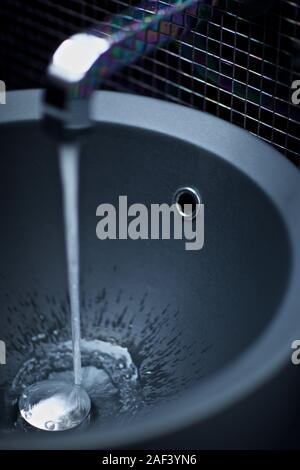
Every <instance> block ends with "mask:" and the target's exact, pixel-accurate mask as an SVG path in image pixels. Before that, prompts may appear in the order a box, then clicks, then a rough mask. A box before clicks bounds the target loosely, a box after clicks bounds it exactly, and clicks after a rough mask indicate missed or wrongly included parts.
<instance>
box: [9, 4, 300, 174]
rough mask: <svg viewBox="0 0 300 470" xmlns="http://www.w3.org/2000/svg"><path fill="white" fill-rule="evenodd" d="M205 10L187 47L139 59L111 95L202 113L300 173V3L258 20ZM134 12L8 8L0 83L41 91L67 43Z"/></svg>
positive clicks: (229, 9) (227, 9)
mask: <svg viewBox="0 0 300 470" xmlns="http://www.w3.org/2000/svg"><path fill="white" fill-rule="evenodd" d="M158 1H160V3H161V4H167V3H168V0H158ZM206 3H207V5H205V6H204V7H203V8H202V9H201V16H202V17H204V19H203V21H201V22H199V21H198V20H197V18H194V17H192V16H191V17H190V24H191V31H190V32H189V33H188V34H187V35H186V36H185V38H184V40H183V41H175V42H173V43H172V44H170V45H168V46H164V47H162V48H160V49H159V50H157V51H155V52H154V53H152V54H151V55H150V56H148V57H142V58H141V60H140V61H139V62H138V63H137V64H134V65H132V66H130V67H128V68H127V69H126V70H123V71H122V73H119V74H117V75H116V76H114V77H113V78H112V79H110V80H109V81H107V82H106V84H105V86H106V88H109V89H117V90H121V91H127V92H128V91H132V92H134V93H140V94H146V95H148V96H149V95H150V96H154V97H158V98H162V99H168V100H172V101H175V102H178V103H181V104H185V105H187V106H191V107H195V108H197V109H201V110H205V111H207V112H209V113H212V114H214V115H217V116H219V117H221V118H223V119H225V120H227V121H231V122H233V123H235V124H237V125H239V126H242V127H244V128H246V129H248V130H249V131H250V132H252V133H254V134H255V135H258V136H259V137H261V138H263V139H265V140H266V141H268V142H270V143H271V144H272V145H274V146H275V147H276V148H277V149H278V150H279V151H281V152H282V153H283V154H284V155H286V157H287V158H289V159H290V160H291V161H292V162H294V163H295V164H296V165H297V166H298V167H300V124H299V123H300V106H295V105H292V103H291V83H292V81H293V80H295V79H300V67H299V65H298V66H297V64H296V57H297V56H298V58H299V57H300V0H276V1H275V2H274V5H273V7H272V8H271V10H270V11H269V12H268V14H266V15H263V16H260V17H257V18H255V19H253V18H252V19H249V17H247V16H246V15H244V14H243V13H241V9H240V7H241V0H231V1H230V0H220V1H218V2H217V3H218V6H214V7H212V6H210V5H211V4H215V3H216V1H214V2H213V1H207V2H206ZM261 3H264V1H262V2H261ZM129 4H132V5H138V4H139V2H138V1H130V0H123V1H122V0H66V1H64V2H57V1H52V0H1V2H0V17H1V23H2V26H1V31H0V78H1V79H2V80H5V81H6V84H7V87H8V89H16V88H31V87H37V86H41V85H42V84H43V76H44V70H45V67H46V64H47V63H48V61H49V58H50V56H51V54H52V53H53V51H54V50H55V48H56V47H57V46H58V44H59V43H60V42H61V41H62V40H63V39H64V38H65V37H66V36H68V35H70V34H72V33H74V32H77V31H78V30H80V29H82V28H84V27H87V26H90V25H95V24H97V22H99V21H101V20H102V19H103V18H105V17H106V16H107V15H108V14H110V13H116V12H121V11H123V10H124V9H125V8H126V7H128V5H129ZM193 25H194V26H193ZM297 67H299V68H298V69H297Z"/></svg>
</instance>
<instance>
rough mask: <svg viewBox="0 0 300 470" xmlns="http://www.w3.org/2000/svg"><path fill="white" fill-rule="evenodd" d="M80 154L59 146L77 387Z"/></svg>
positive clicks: (75, 149)
mask: <svg viewBox="0 0 300 470" xmlns="http://www.w3.org/2000/svg"><path fill="white" fill-rule="evenodd" d="M79 153H80V147H79V145H78V144H77V142H71V143H63V144H61V145H60V146H59V166H60V175H61V181H62V196H63V214H64V232H65V240H66V254H67V270H68V285H69V296H70V307H71V327H72V340H73V341H72V343H73V370H74V382H75V385H81V380H82V373H81V352H80V340H81V328H80V289H79V266H80V263H79V208H78V200H79Z"/></svg>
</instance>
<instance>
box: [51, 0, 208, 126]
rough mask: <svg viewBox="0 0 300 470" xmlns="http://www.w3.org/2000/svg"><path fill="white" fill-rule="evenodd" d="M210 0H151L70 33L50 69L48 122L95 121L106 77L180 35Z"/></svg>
mask: <svg viewBox="0 0 300 470" xmlns="http://www.w3.org/2000/svg"><path fill="white" fill-rule="evenodd" d="M207 3H208V2H207V0H172V1H170V0H169V1H168V6H167V7H166V6H165V2H160V1H159V0H145V1H144V2H143V3H142V4H141V5H140V6H139V7H130V9H129V11H128V10H127V11H125V12H123V13H122V14H120V15H115V16H113V17H112V18H109V19H108V20H107V21H104V22H103V23H101V25H100V26H99V28H98V29H90V30H88V31H85V32H81V33H78V34H75V35H73V36H71V37H70V38H69V39H66V40H65V41H64V42H63V43H62V44H61V45H60V46H59V47H58V49H57V50H56V51H55V53H54V55H53V57H52V61H51V63H50V65H49V67H48V70H47V86H46V92H45V97H44V115H45V118H46V122H47V123H48V124H49V125H52V126H53V125H54V127H55V128H58V129H59V130H60V131H61V130H63V131H64V130H67V131H72V130H75V131H79V130H84V129H87V128H89V127H91V124H92V122H91V115H90V98H91V96H92V94H93V91H94V90H95V89H97V88H98V86H99V84H101V81H102V80H103V79H104V78H105V77H108V76H110V75H112V74H113V73H114V72H116V70H118V69H119V68H122V67H124V66H126V65H129V64H131V63H133V62H135V61H136V60H137V59H138V58H139V57H141V56H142V55H143V54H147V53H149V52H150V51H151V50H153V49H155V48H156V47H158V46H161V45H162V44H164V43H166V42H168V41H170V40H172V39H174V38H180V37H181V36H182V35H183V34H184V33H185V32H186V31H187V30H188V29H189V28H190V25H189V21H190V18H191V16H194V17H195V18H197V17H199V16H200V15H199V14H198V13H199V12H198V10H197V9H198V8H199V7H200V6H202V7H203V6H204V7H205V4H207ZM209 3H210V5H211V3H212V2H211V1H210V2H209ZM187 13H189V14H187ZM128 18H130V19H128ZM132 18H134V19H132Z"/></svg>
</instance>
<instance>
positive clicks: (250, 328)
mask: <svg viewBox="0 0 300 470" xmlns="http://www.w3.org/2000/svg"><path fill="white" fill-rule="evenodd" d="M40 101H41V92H40V91H26V92H23V91H22V92H12V93H8V95H7V105H5V106H1V107H0V142H1V155H0V218H1V232H0V260H1V263H0V339H1V340H2V341H5V344H6V348H7V358H6V365H1V366H0V389H1V392H0V404H1V408H2V410H4V413H2V414H1V418H0V446H2V447H4V448H9V447H17V448H22V447H25V448H29V447H33V448H38V447H47V448H51V447H53V448H57V447H64V448H66V447H70V448H73V447H74V448H88V447H94V448H106V447H107V448H114V447H128V446H134V447H135V448H136V447H137V446H139V445H140V446H143V445H144V446H145V445H151V444H150V443H151V442H155V443H156V445H157V442H160V445H161V446H162V448H163V445H164V444H163V443H165V445H168V443H169V445H170V447H173V448H176V447H175V445H176V442H179V443H181V444H182V443H183V442H184V445H185V447H186V448H191V446H194V448H195V446H196V445H197V442H198V448H201V446H206V447H218V446H219V447H222V446H225V447H226V446H234V445H236V446H241V447H250V446H254V447H260V445H264V441H263V440H262V439H259V438H258V434H257V429H264V425H265V426H266V428H265V431H264V432H265V436H267V437H268V436H269V438H270V439H269V440H270V442H271V445H276V442H277V441H276V439H278V440H279V441H280V435H281V434H280V433H282V432H283V430H284V424H283V423H284V420H283V418H282V416H283V415H284V416H287V415H288V414H287V412H286V408H285V407H284V406H283V403H281V405H282V407H278V403H280V402H281V401H280V400H282V398H283V397H284V393H285V392H287V390H292V389H293V385H292V386H291V383H292V382H289V381H290V380H291V381H294V380H296V375H297V374H296V373H295V369H296V368H295V367H291V366H290V362H291V361H290V356H291V343H292V341H294V340H295V339H299V338H300V317H299V281H300V243H299V240H300V217H299V214H300V175H299V172H298V170H297V169H296V168H294V167H293V166H292V165H291V164H290V163H289V162H288V161H287V160H285V159H284V157H282V156H281V155H280V154H279V153H278V152H276V151H275V150H274V149H273V148H271V147H270V146H269V145H267V144H265V143H263V142H262V141H260V140H258V139H257V138H255V137H253V136H251V135H250V134H248V133H247V132H245V131H243V130H241V129H239V128H237V127H235V126H233V125H231V124H229V123H226V122H224V121H222V120H219V119H217V118H215V117H212V116H210V115H208V114H205V113H201V112H197V111H194V110H191V109H187V108H183V107H180V106H178V105H174V104H170V103H165V102H161V101H158V100H154V99H149V98H144V97H137V96H131V95H125V94H117V93H111V92H99V93H96V94H95V98H94V101H93V113H94V119H95V128H94V129H93V131H92V132H91V133H90V134H88V135H86V136H85V142H84V144H83V149H82V158H81V169H80V172H81V197H80V218H81V219H80V220H81V223H80V232H81V233H80V236H81V284H82V285H81V296H82V328H83V337H84V340H85V341H86V345H85V347H86V349H87V350H86V357H87V358H86V359H84V360H85V361H86V364H85V365H86V367H87V369H86V370H87V374H90V373H92V372H91V371H92V370H94V368H93V367H91V364H90V363H89V359H88V350H89V348H90V347H92V345H96V346H95V347H98V346H99V347H100V348H101V347H103V348H104V349H105V348H106V347H108V346H107V345H109V348H111V349H110V350H109V351H111V350H112V349H113V350H114V353H113V354H115V355H116V357H117V356H118V355H120V356H118V357H121V358H123V359H122V360H123V361H125V364H124V363H122V365H121V366H120V368H122V367H125V368H128V371H130V374H131V378H132V377H134V380H135V384H134V387H135V388H134V390H135V392H134V395H132V391H130V393H131V395H130V394H129V395H128V396H129V398H130V397H131V398H130V400H129V401H133V402H134V403H136V401H137V402H138V403H137V405H136V406H134V407H133V409H132V408H130V410H131V411H130V413H127V412H126V413H124V408H123V405H124V403H123V404H122V403H121V398H122V393H121V392H120V389H119V388H118V386H117V385H118V384H116V383H115V381H114V379H113V378H112V382H113V384H110V388H109V386H108V385H107V384H108V382H107V383H106V382H105V381H107V380H108V379H107V374H108V375H109V371H107V370H106V373H107V374H106V375H105V378H103V377H104V375H101V374H102V372H103V371H102V372H101V364H100V365H99V364H98V366H97V367H98V368H99V370H100V372H99V371H98V372H99V374H98V376H97V377H98V379H97V380H98V382H97V383H98V385H97V387H98V388H97V393H98V392H99V390H100V389H101V390H100V391H101V393H103V396H102V398H101V396H100V408H99V409H97V410H94V411H95V416H96V417H95V416H94V417H93V416H92V417H91V421H90V423H86V424H85V426H83V427H82V428H80V429H77V430H76V431H74V432H69V433H66V434H63V435H60V433H58V434H59V435H57V433H49V432H32V431H30V430H28V429H25V428H24V426H23V425H22V423H20V419H19V418H18V416H17V412H16V396H17V395H16V394H17V393H18V390H20V387H21V386H22V383H23V382H24V383H25V382H26V381H28V380H29V381H30V378H29V375H30V374H29V372H30V371H31V370H32V368H31V366H30V364H34V361H35V360H36V358H37V357H38V358H39V361H41V362H40V363H39V364H42V363H43V361H46V360H48V359H49V357H51V358H52V359H53V361H54V362H53V364H54V363H55V367H56V369H57V373H66V374H67V369H68V366H67V365H66V366H65V365H62V363H60V360H61V356H59V355H58V356H55V352H57V351H58V350H59V348H60V347H62V346H61V344H62V343H63V344H64V346H63V347H62V348H65V350H64V351H63V349H62V351H61V353H62V354H65V355H66V356H68V352H66V350H67V349H68V339H69V338H70V325H69V316H68V300H67V282H66V265H65V252H64V238H63V225H62V209H61V205H62V204H61V189H60V181H59V173H58V164H57V157H56V155H57V149H56V144H55V142H54V141H53V140H52V139H51V138H50V137H49V136H48V135H46V134H45V132H44V131H43V129H42V126H41V124H40V117H41V115H40ZM179 188H195V189H196V190H197V191H198V192H199V194H200V195H201V201H202V202H203V203H204V206H205V228H204V231H205V242H204V246H203V248H202V249H201V250H197V251H187V250H185V247H184V245H185V243H184V241H183V240H102V241H100V240H99V239H98V238H97V236H96V225H97V220H98V219H97V216H96V209H97V207H98V206H99V204H101V203H110V204H115V205H116V206H117V205H118V198H119V196H120V195H127V197H128V204H133V203H144V204H146V205H149V204H151V203H160V204H162V203H168V204H171V203H172V200H173V198H174V194H176V192H177V191H178V189H179ZM95 341H96V343H95ZM97 341H98V343H97ZM93 347H94V346H93ZM51 348H52V349H51ZM53 348H54V349H53ZM103 351H104V350H103ZM103 351H102V353H103V355H102V359H103V358H104V357H107V356H105V354H107V355H108V356H109V354H111V352H109V351H108V350H106V349H105V351H106V353H105V351H104V352H103ZM107 351H108V352H107ZM68 357H69V359H70V356H68ZM129 358H130V361H132V363H131V362H130V364H129V363H127V362H126V361H127V360H128V361H129ZM30 361H31V362H30ZM32 361H33V362H32ZM103 361H104V359H103ZM67 362H68V361H67ZM24 364H25V368H24ZM32 367H34V365H33V366H32ZM108 369H109V368H108ZM286 369H288V370H289V371H288V378H286V376H285V379H284V380H279V379H278V380H277V382H278V383H277V382H276V378H277V377H280V374H282V373H284V374H285V373H286V372H284V371H285V370H286ZM291 369H292V370H291ZM50 372H51V371H50V369H49V368H46V369H45V371H44V372H43V374H44V376H43V377H42V378H47V377H48V376H49V374H50ZM98 372H97V373H98ZM128 373H129V372H128ZM22 374H23V375H22ZM28 374H29V375H28ZM103 374H104V372H103ZM111 374H112V377H114V376H113V373H112V372H111ZM298 376H299V374H298ZM89 377H90V376H89ZM101 377H102V378H101ZM124 377H125V376H124ZM124 377H123V378H124ZM110 378H111V377H110ZM125 378H127V379H128V377H127V376H126V377H125ZM102 379H103V381H104V382H103V383H104V385H105V384H106V385H105V386H104V385H103V383H102V382H101V380H102ZM122 380H123V379H122ZM124 380H125V379H124ZM130 380H131V379H130ZM272 380H275V382H276V383H277V385H276V386H274V387H273V386H271V384H272V383H273V382H272ZM124 383H125V382H124ZM295 383H296V382H295ZM18 387H19V388H18ZM101 387H102V388H101ZM124 387H125V385H124ZM268 387H269V388H268ZM282 387H286V388H285V392H284V391H283V390H282ZM263 390H266V391H267V390H268V391H267V392H266V393H267V398H266V396H265V395H263V393H264V392H263ZM99 393H100V392H99ZM259 394H261V395H259ZM126 396H127V395H126ZM259 396H261V397H262V398H261V399H260V398H257V397H259ZM120 397H121V398H120ZM280 397H281V398H280ZM291 397H292V395H290V398H291ZM101 399H102V400H103V409H102V406H101ZM110 400H111V405H110ZM257 400H258V401H257ZM259 400H261V402H259ZM259 403H260V404H259ZM239 404H241V405H239ZM285 404H286V405H288V406H289V411H288V413H291V412H292V411H291V410H292V409H293V402H292V399H290V400H289V399H288V400H287V401H286V402H285ZM238 406H240V407H241V408H237V407H238ZM295 406H296V403H295ZM243 407H244V408H243ZM231 410H240V411H232V413H235V416H238V418H236V419H237V420H238V422H239V426H240V428H239V427H238V425H237V424H236V426H237V427H236V432H235V433H234V432H233V430H232V428H231V424H232V423H233V422H234V421H233V420H234V419H235V418H230V416H231V415H230V413H231ZM242 410H243V411H244V412H245V414H243V411H242ZM245 410H246V411H245ZM264 413H265V414H266V416H264ZM232 416H233V415H232ZM253 416H255V419H253ZM270 417H271V418H270ZM268 418H269V421H268ZM270 419H272V422H270ZM247 420H248V422H247ZM276 420H278V423H280V422H281V423H282V424H281V428H280V432H279V428H278V432H279V434H277V435H276V436H274V429H276ZM236 423H237V421H236ZM188 431H190V434H188ZM197 433H198V434H197ZM243 433H244V434H243ZM268 433H269V434H268ZM187 435H189V436H190V437H189V440H188V441H184V438H183V436H185V438H186V436H187ZM229 435H232V436H233V437H232V440H231V441H230V440H229V437H228V436H229ZM241 435H242V436H244V440H239V436H241ZM172 436H173V437H172ZM195 436H201V438H200V437H197V439H198V441H197V440H195V439H196V437H195ZM267 437H266V439H267ZM163 439H165V441H164V440H163ZM168 439H169V440H168ZM186 439H187V438H186ZM200 439H201V440H200ZM222 442H223V444H222ZM179 445H180V444H179Z"/></svg>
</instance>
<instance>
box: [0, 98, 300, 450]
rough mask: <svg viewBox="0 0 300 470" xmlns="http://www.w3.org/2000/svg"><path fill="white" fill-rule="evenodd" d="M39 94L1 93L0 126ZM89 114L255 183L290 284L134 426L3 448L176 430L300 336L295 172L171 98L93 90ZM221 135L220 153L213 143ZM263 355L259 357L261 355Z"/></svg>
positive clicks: (29, 112) (226, 400) (268, 370)
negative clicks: (187, 383) (220, 362)
mask: <svg viewBox="0 0 300 470" xmlns="http://www.w3.org/2000/svg"><path fill="white" fill-rule="evenodd" d="M41 93H42V91H41V90H30V91H16V92H8V93H7V104H6V105H2V106H0V124H1V123H8V122H16V121H24V120H38V119H40V117H41V107H40V103H41ZM116 99H117V101H116ZM116 109H117V112H116ZM141 109H142V113H141ZM93 115H94V119H95V120H96V121H99V122H106V123H113V124H122V125H127V126H134V127H139V128H142V129H148V130H151V131H156V132H159V133H163V134H166V135H168V136H170V137H174V138H176V139H181V140H184V141H187V142H188V143H189V144H194V145H196V146H198V147H202V148H203V147H204V148H205V149H206V150H208V151H210V152H211V153H213V154H215V155H216V156H217V157H219V158H221V159H223V160H225V161H227V162H228V163H230V164H232V165H233V166H235V167H236V168H237V169H238V170H240V171H241V172H243V173H244V174H246V175H247V176H248V177H249V178H251V179H252V180H253V181H255V182H256V184H257V185H258V186H259V187H260V188H261V189H262V190H263V191H264V192H265V193H266V194H267V196H268V197H269V198H270V199H271V201H272V202H273V204H274V206H275V207H276V208H277V210H278V212H279V214H280V215H281V218H282V222H283V223H284V225H285V227H286V230H287V233H288V236H289V240H290V245H291V253H292V266H291V274H290V282H289V285H288V288H287V290H286V292H285V294H284V296H283V298H282V300H281V304H280V306H279V307H278V311H277V313H276V314H275V315H274V318H273V321H272V323H271V324H270V325H269V327H268V329H267V330H265V331H264V332H262V334H261V335H260V336H259V337H258V338H257V339H256V340H255V341H254V342H253V343H252V344H251V345H250V346H249V347H248V348H247V350H246V351H245V352H244V353H243V354H241V355H240V356H239V358H237V359H235V360H234V361H232V362H231V363H230V364H228V365H227V366H226V367H224V368H223V369H222V370H221V371H217V372H215V373H214V374H212V375H211V376H210V378H209V380H207V381H203V382H201V385H199V386H195V387H193V389H192V390H188V391H186V392H185V393H184V396H183V397H182V398H180V399H179V400H178V401H176V403H175V404H174V403H170V404H167V405H163V406H162V407H160V406H158V407H157V408H156V409H154V410H153V412H152V413H151V416H150V417H147V419H145V420H144V421H141V420H140V421H137V422H135V423H134V424H133V425H132V424H127V425H125V426H122V427H121V426H120V427H118V429H117V430H116V429H114V426H110V427H109V428H108V430H107V431H106V432H105V435H104V436H101V437H100V436H98V434H97V433H95V432H94V431H93V428H91V430H85V432H84V434H79V435H76V434H73V435H71V436H70V437H66V436H64V438H63V439H60V437H59V436H52V435H51V439H49V438H48V436H41V439H40V438H39V439H34V437H33V436H32V435H31V436H30V438H27V437H24V438H23V437H22V438H21V439H18V441H17V442H13V441H10V443H9V440H6V439H5V442H0V447H2V446H3V444H5V447H6V448H8V447H12V448H16V447H17V448H22V447H24V448H25V447H26V448H27V447H28V445H30V446H35V447H41V446H42V445H43V442H44V443H45V445H46V446H47V448H49V447H50V448H59V447H62V448H66V444H67V447H68V446H69V447H81V448H84V447H99V446H101V447H102V448H105V447H107V446H108V447H109V446H112V445H113V446H116V445H126V444H128V443H133V442H134V443H137V442H139V441H142V440H143V439H146V438H149V437H150V436H152V437H153V436H158V435H159V434H162V433H164V432H167V431H174V430H178V429H179V428H180V427H183V426H187V425H189V424H192V423H195V422H196V421H200V420H203V419H205V418H207V417H208V416H211V415H212V414H215V413H217V412H219V411H220V410H222V409H224V408H226V407H229V406H230V405H231V404H232V403H234V402H237V401H238V400H240V399H241V398H243V397H244V396H246V395H248V394H250V393H251V391H253V390H254V389H256V388H258V387H259V386H260V385H262V384H263V383H264V382H266V381H267V380H268V379H269V378H270V377H271V376H272V375H274V374H275V373H276V372H277V371H278V370H279V369H280V368H281V367H282V366H283V365H284V364H285V362H286V361H289V360H290V359H289V357H290V355H291V351H292V350H291V349H290V345H291V342H292V341H293V340H294V339H299V338H298V337H297V334H299V336H300V319H299V312H298V311H297V309H298V290H299V288H298V285H297V279H300V244H299V242H298V240H299V239H300V237H299V235H300V218H299V215H298V214H299V213H300V172H299V171H298V170H297V169H296V168H295V167H294V166H293V165H292V164H291V163H290V162H288V161H287V159H285V158H284V157H283V156H282V155H281V154H280V153H279V152H277V151H276V150H274V149H273V148H272V147H271V146H270V145H268V144H266V143H265V142H262V141H261V140H259V139H258V138H256V137H254V136H252V135H250V134H249V133H248V132H246V131H244V130H243V129H240V128H238V127H236V126H233V125H232V124H230V123H228V122H225V121H222V120H220V119H218V118H216V117H214V116H211V115H208V114H206V113H203V112H200V111H196V110H192V109H189V108H185V107H183V106H180V105H177V104H173V103H167V102H163V101H160V100H156V99H153V98H145V97H141V96H134V95H127V94H123V93H118V94H117V93H115V92H96V93H95V96H94V99H93ZM216 136H218V137H219V139H217V138H216ZM220 141H221V142H222V155H221V154H220V150H219V144H218V142H220ZM245 148H246V151H245ZM241 155H242V158H241ZM271 160H272V161H271ZM271 165H272V171H270V167H271ZM297 215H298V218H297ZM262 357H265V360H264V361H262V360H261V358H262ZM287 363H288V362H286V364H287ZM245 371H247V374H245ZM158 429H159V431H158ZM3 441H4V440H3ZM62 441H63V442H62Z"/></svg>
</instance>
